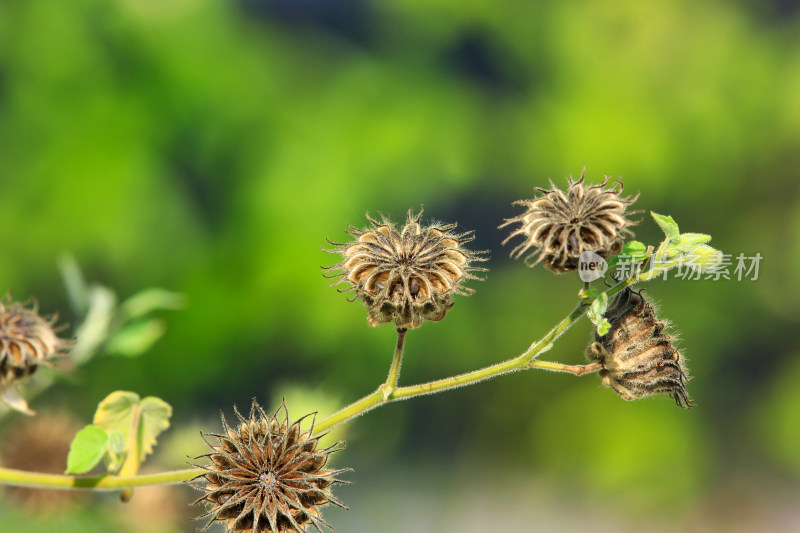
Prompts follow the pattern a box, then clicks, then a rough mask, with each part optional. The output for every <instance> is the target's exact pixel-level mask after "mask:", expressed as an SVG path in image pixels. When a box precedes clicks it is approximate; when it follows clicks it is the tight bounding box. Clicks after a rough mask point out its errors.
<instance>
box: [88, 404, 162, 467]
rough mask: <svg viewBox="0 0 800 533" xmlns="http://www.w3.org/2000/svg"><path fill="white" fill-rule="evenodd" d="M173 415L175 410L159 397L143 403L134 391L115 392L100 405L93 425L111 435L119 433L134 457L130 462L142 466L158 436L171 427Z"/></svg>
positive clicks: (127, 449) (126, 448)
mask: <svg viewBox="0 0 800 533" xmlns="http://www.w3.org/2000/svg"><path fill="white" fill-rule="evenodd" d="M170 416H172V407H170V405H169V404H168V403H166V402H165V401H164V400H161V399H160V398H156V397H153V396H149V397H147V398H145V399H144V400H141V399H140V398H139V395H138V394H136V393H135V392H128V391H116V392H112V393H111V394H109V395H108V396H107V397H106V398H105V399H104V400H103V401H102V402H100V404H99V405H98V406H97V412H95V414H94V423H95V424H97V425H98V426H100V427H102V428H105V429H106V430H107V431H108V432H113V431H114V430H117V431H119V432H120V433H121V434H122V436H123V438H124V440H125V450H126V451H128V452H129V454H132V455H133V457H130V456H129V457H128V460H129V461H130V460H135V461H138V462H139V463H141V462H142V461H144V458H145V457H146V456H147V454H150V453H152V452H153V446H155V444H156V437H157V436H158V435H159V434H160V433H161V432H162V431H164V430H165V429H167V428H168V427H169V418H170ZM134 425H135V427H134ZM132 436H133V438H134V441H133V442H131V437H132Z"/></svg>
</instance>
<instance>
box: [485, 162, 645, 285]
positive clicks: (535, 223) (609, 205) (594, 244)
mask: <svg viewBox="0 0 800 533" xmlns="http://www.w3.org/2000/svg"><path fill="white" fill-rule="evenodd" d="M585 175H586V168H584V169H583V173H582V174H581V179H579V180H578V181H574V180H573V179H572V177H571V176H570V178H569V182H568V184H569V187H568V189H567V192H566V193H564V192H563V191H561V189H559V188H558V187H556V186H555V184H553V182H552V180H551V181H550V185H551V186H552V189H550V190H546V189H542V188H538V187H537V188H536V190H537V191H538V192H540V193H541V194H542V196H540V197H538V198H534V199H533V200H520V201H518V202H514V205H521V206H523V207H525V212H524V213H522V214H521V215H519V216H516V217H514V218H509V219H506V221H505V222H504V223H503V224H502V225H501V226H500V227H501V228H503V227H506V226H509V225H512V224H517V223H518V224H519V227H518V228H517V229H516V230H514V231H513V232H512V233H511V234H510V235H509V236H508V237H506V239H505V240H504V241H503V244H505V243H507V242H508V241H509V240H511V239H512V238H514V237H517V236H521V237H522V238H523V240H522V242H520V243H519V244H517V246H516V247H514V249H513V250H512V251H511V257H513V258H515V259H518V258H520V257H522V256H523V255H525V254H526V253H527V254H528V255H527V256H526V257H525V263H526V264H527V265H528V266H531V267H533V266H536V265H537V264H539V263H540V262H544V264H545V266H546V267H547V268H549V269H551V270H553V271H554V272H557V273H562V272H568V271H570V270H575V268H576V267H577V265H578V258H579V257H580V255H581V253H582V252H584V251H590V252H594V253H596V254H598V255H599V256H601V257H610V256H614V255H616V254H618V253H619V252H620V251H621V250H622V243H623V241H624V239H625V238H626V236H631V235H633V233H632V232H631V231H630V230H629V229H628V226H631V225H634V224H635V223H634V222H631V221H630V220H628V219H627V218H626V217H625V210H626V208H627V207H628V206H629V205H630V204H632V203H633V202H635V201H636V199H637V198H638V195H636V196H635V197H623V196H622V189H623V187H622V182H621V181H620V180H617V181H616V182H614V184H613V185H612V186H611V187H610V188H606V185H607V184H608V176H606V177H605V179H604V180H603V183H600V184H598V185H584V183H583V181H584V178H585ZM531 249H533V250H532V251H531V252H530V253H528V251H529V250H531ZM534 259H535V261H534Z"/></svg>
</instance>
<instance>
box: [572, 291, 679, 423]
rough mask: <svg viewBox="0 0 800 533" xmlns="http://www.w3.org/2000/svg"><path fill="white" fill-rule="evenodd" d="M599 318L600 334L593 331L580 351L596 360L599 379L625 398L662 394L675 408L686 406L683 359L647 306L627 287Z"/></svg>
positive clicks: (646, 303)
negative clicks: (605, 324)
mask: <svg viewBox="0 0 800 533" xmlns="http://www.w3.org/2000/svg"><path fill="white" fill-rule="evenodd" d="M605 317H606V319H607V320H608V321H609V323H610V324H611V328H610V329H609V331H608V333H606V334H605V335H603V336H599V335H597V333H595V342H593V343H591V344H590V345H589V348H588V350H587V352H586V354H587V356H588V357H589V359H591V360H594V361H599V362H600V363H602V365H603V368H602V370H600V372H599V375H600V377H601V378H602V380H603V383H604V384H605V385H606V386H608V387H611V388H612V389H613V390H614V392H616V393H617V395H618V396H619V397H621V398H623V399H625V400H636V399H639V398H644V397H645V396H650V395H651V394H657V393H661V392H663V393H666V394H669V395H670V396H671V397H672V398H673V399H674V400H675V403H676V404H678V405H679V406H680V407H683V408H689V407H692V399H691V397H690V396H689V393H688V392H687V391H686V382H687V381H688V377H687V375H686V369H685V368H684V365H683V358H682V357H681V354H680V353H679V352H678V350H677V349H676V348H675V347H674V346H673V338H672V337H671V336H670V335H669V334H667V333H666V332H665V329H666V327H667V324H666V322H664V321H663V320H659V319H658V318H657V317H656V315H655V311H654V309H653V305H652V304H651V303H650V302H648V301H647V299H645V297H644V296H642V294H641V293H637V292H635V291H633V290H631V289H629V288H628V289H625V290H624V291H623V292H621V293H620V294H619V296H617V298H616V299H615V300H614V302H613V304H612V305H611V306H610V307H609V309H608V311H607V312H606V314H605Z"/></svg>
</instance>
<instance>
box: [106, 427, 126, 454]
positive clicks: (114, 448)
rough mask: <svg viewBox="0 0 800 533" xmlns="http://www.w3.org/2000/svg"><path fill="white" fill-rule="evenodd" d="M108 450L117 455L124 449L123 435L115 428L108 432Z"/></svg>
mask: <svg viewBox="0 0 800 533" xmlns="http://www.w3.org/2000/svg"><path fill="white" fill-rule="evenodd" d="M108 451H109V452H111V453H114V454H117V455H119V454H121V453H122V452H124V451H125V436H124V435H123V434H122V432H121V431H119V430H117V429H115V430H113V431H111V433H109V435H108Z"/></svg>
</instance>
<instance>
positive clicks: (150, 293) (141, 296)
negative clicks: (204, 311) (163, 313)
mask: <svg viewBox="0 0 800 533" xmlns="http://www.w3.org/2000/svg"><path fill="white" fill-rule="evenodd" d="M184 307H186V297H185V296H184V295H183V294H181V293H179V292H173V291H168V290H166V289H158V288H151V289H145V290H143V291H141V292H138V293H136V294H134V295H133V296H131V297H130V298H128V299H127V300H125V301H124V302H123V303H122V304H121V305H120V306H119V311H120V318H121V319H122V320H123V321H126V320H132V319H136V318H142V317H144V316H146V315H148V314H150V313H152V312H153V311H160V310H162V309H170V310H177V309H183V308H184Z"/></svg>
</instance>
